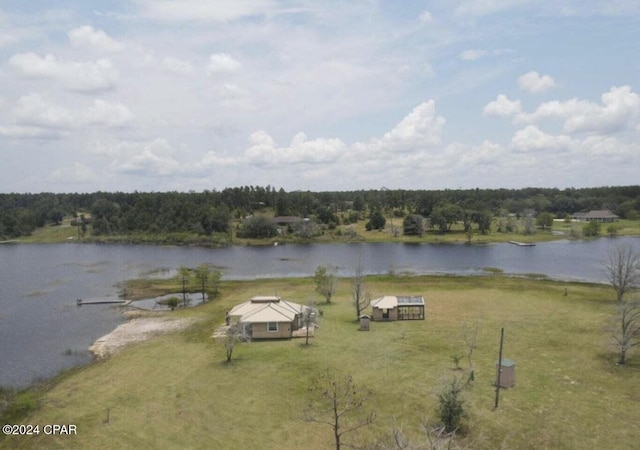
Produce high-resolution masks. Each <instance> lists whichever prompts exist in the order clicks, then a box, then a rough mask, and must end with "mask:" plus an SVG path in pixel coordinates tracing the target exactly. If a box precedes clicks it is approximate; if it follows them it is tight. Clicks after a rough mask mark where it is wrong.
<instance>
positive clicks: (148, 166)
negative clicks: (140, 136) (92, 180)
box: [93, 138, 182, 177]
mask: <svg viewBox="0 0 640 450" xmlns="http://www.w3.org/2000/svg"><path fill="white" fill-rule="evenodd" d="M93 150H94V151H93V153H95V154H101V155H103V156H108V157H110V158H113V160H112V161H111V164H110V168H111V170H113V171H114V172H118V173H125V174H136V175H142V176H150V177H156V176H166V175H171V174H175V173H177V172H180V171H181V170H182V167H181V165H180V163H178V162H177V161H176V160H175V159H174V158H173V154H174V153H176V149H175V148H174V147H173V146H172V145H171V144H170V143H169V141H167V140H166V139H161V138H158V139H154V140H153V141H146V142H117V143H111V144H104V143H98V144H96V145H94V149H93Z"/></svg>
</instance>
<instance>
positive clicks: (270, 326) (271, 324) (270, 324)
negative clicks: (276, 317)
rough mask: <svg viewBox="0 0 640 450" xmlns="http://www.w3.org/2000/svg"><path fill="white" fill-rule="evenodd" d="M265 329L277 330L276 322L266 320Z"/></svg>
mask: <svg viewBox="0 0 640 450" xmlns="http://www.w3.org/2000/svg"><path fill="white" fill-rule="evenodd" d="M267 331H278V322H267Z"/></svg>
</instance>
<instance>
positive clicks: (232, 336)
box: [223, 323, 244, 363]
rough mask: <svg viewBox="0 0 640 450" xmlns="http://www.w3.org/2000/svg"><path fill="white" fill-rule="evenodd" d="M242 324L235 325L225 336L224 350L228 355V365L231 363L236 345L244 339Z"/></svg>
mask: <svg viewBox="0 0 640 450" xmlns="http://www.w3.org/2000/svg"><path fill="white" fill-rule="evenodd" d="M242 327H243V326H242V324H240V323H234V324H233V325H231V326H230V327H229V328H228V329H227V332H226V334H225V335H224V341H223V344H224V349H225V351H226V354H227V363H229V362H231V357H232V356H233V350H235V348H236V344H237V343H238V342H241V341H242V340H243V339H244V334H243V329H242Z"/></svg>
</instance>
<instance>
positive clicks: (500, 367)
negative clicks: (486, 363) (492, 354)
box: [493, 328, 504, 410]
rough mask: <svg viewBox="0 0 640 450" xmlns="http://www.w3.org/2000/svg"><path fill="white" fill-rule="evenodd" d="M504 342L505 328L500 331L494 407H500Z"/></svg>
mask: <svg viewBox="0 0 640 450" xmlns="http://www.w3.org/2000/svg"><path fill="white" fill-rule="evenodd" d="M503 342H504V328H502V329H501V331H500V352H499V354H498V376H497V380H496V402H495V404H494V405H493V409H494V410H495V409H497V408H498V402H499V401H500V375H501V374H502V344H503Z"/></svg>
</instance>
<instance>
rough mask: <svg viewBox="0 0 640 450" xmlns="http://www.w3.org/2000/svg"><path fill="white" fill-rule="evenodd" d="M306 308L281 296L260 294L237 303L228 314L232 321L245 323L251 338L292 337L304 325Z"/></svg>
mask: <svg viewBox="0 0 640 450" xmlns="http://www.w3.org/2000/svg"><path fill="white" fill-rule="evenodd" d="M306 308H308V307H307V306H303V305H299V304H297V303H293V302H288V301H286V300H283V299H281V298H280V297H276V296H258V297H253V298H252V299H251V300H249V301H247V302H244V303H241V304H239V305H236V306H235V307H233V309H232V310H231V311H229V313H228V314H229V317H230V318H231V320H232V321H234V322H236V323H240V324H242V325H244V330H245V333H246V334H247V335H248V337H250V338H251V339H291V336H292V333H293V332H294V331H295V330H297V329H299V328H301V327H302V326H303V323H302V320H303V318H302V315H303V313H304V311H305V309H306Z"/></svg>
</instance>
